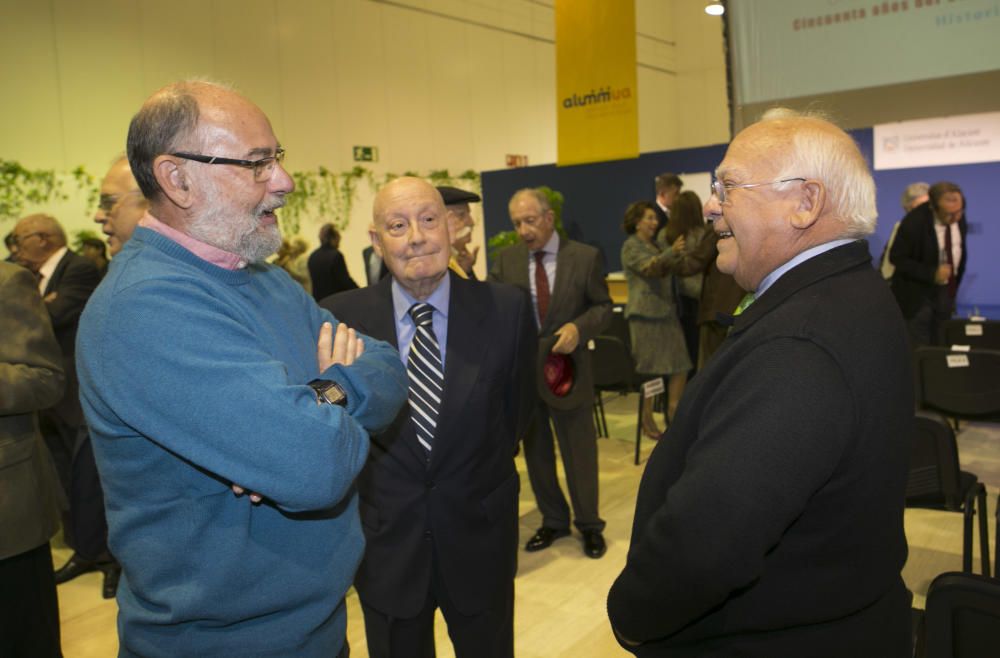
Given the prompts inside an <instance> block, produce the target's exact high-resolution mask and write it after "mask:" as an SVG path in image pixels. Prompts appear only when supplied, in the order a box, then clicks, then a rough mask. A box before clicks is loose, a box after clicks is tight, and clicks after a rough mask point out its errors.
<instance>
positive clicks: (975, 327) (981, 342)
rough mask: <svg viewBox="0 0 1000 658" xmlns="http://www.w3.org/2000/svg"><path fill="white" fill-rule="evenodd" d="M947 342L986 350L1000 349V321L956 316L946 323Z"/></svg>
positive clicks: (945, 335)
mask: <svg viewBox="0 0 1000 658" xmlns="http://www.w3.org/2000/svg"><path fill="white" fill-rule="evenodd" d="M944 337H945V343H947V344H948V345H968V346H970V347H977V348H979V349H985V350H1000V322H997V321H995V320H976V321H973V320H962V319H960V318H955V319H953V320H948V321H947V322H946V323H945V325H944Z"/></svg>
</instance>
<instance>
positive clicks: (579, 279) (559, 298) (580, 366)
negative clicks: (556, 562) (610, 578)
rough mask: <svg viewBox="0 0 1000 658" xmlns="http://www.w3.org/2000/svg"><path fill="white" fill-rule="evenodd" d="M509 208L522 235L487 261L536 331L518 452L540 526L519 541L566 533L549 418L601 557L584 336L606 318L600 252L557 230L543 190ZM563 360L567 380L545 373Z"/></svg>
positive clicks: (587, 532)
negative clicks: (532, 411) (515, 290)
mask: <svg viewBox="0 0 1000 658" xmlns="http://www.w3.org/2000/svg"><path fill="white" fill-rule="evenodd" d="M509 211H510V218H511V222H512V223H513V224H514V228H515V230H517V233H518V235H519V236H520V238H521V241H520V242H519V243H517V244H515V245H512V246H510V247H508V248H507V249H505V250H503V251H502V252H500V254H499V255H498V256H497V258H496V260H495V261H494V262H493V266H492V267H491V268H490V280H492V281H503V282H505V283H511V284H514V285H516V286H518V287H519V288H522V289H524V290H526V291H528V292H529V293H530V294H531V297H532V300H533V301H534V307H535V308H534V310H535V313H534V316H535V321H536V323H537V324H536V327H537V336H538V364H537V366H536V387H537V390H538V396H539V401H538V408H537V410H536V415H535V422H534V423H533V424H532V427H531V428H530V429H529V430H528V432H527V434H526V435H525V437H524V459H525V462H526V464H527V466H528V477H529V478H530V479H531V488H532V489H533V490H534V492H535V500H536V501H537V502H538V509H539V511H540V512H541V513H542V526H541V527H540V528H539V529H538V531H537V532H536V533H535V535H534V536H533V537H532V538H531V539H529V540H528V543H527V544H526V545H525V549H526V550H528V551H540V550H542V549H545V548H548V547H549V546H551V545H552V542H553V541H555V540H556V539H558V538H560V537H565V536H567V535H569V533H570V530H569V529H570V508H569V505H567V504H566V498H565V496H563V492H562V489H560V487H559V481H558V480H557V478H556V459H555V447H554V445H553V441H552V430H551V429H550V428H549V419H550V418H551V420H552V424H553V425H554V426H555V432H556V438H557V439H558V441H559V452H560V454H561V455H562V460H563V465H564V466H565V467H566V481H567V484H568V485H569V495H570V501H571V502H572V506H573V516H574V517H575V518H574V522H573V523H574V525H575V526H576V527H577V529H578V530H579V531H580V532H581V534H582V535H583V552H584V554H585V555H587V556H588V557H592V558H599V557H601V556H602V555H604V553H605V551H606V550H607V545H606V544H605V542H604V535H603V531H604V521H603V519H601V517H600V514H599V513H598V491H597V432H596V431H595V429H594V422H593V417H592V411H591V409H592V405H593V404H594V385H593V377H592V376H591V371H590V354H589V353H588V352H587V342H588V341H589V340H590V339H591V338H593V337H594V336H596V335H598V334H599V333H600V332H601V331H602V330H603V329H604V328H605V327H607V326H608V324H609V323H610V322H611V298H610V296H609V295H608V286H607V283H606V282H605V280H604V272H603V269H602V267H601V257H600V253H599V252H598V251H597V249H595V248H594V247H591V246H589V245H585V244H581V243H579V242H574V241H573V240H566V239H564V238H561V237H560V236H559V234H558V233H557V232H556V230H555V215H554V213H553V212H552V209H551V208H550V206H549V201H548V198H547V197H546V196H545V194H544V193H543V192H542V191H541V190H537V189H523V190H519V191H518V192H515V193H514V196H512V197H511V199H510V204H509ZM567 368H571V369H572V371H573V374H572V385H571V386H568V387H567V386H566V384H569V383H570V382H569V381H568V380H566V379H563V380H562V381H560V380H559V378H558V377H556V378H555V380H553V377H552V376H551V375H552V373H553V372H555V373H557V374H558V373H559V371H560V370H565V369H567ZM546 370H548V372H549V375H550V376H549V378H548V379H546Z"/></svg>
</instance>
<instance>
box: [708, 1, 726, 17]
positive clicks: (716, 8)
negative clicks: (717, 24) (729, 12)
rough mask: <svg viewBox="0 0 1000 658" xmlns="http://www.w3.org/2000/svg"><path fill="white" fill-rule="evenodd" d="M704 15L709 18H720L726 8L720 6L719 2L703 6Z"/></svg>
mask: <svg viewBox="0 0 1000 658" xmlns="http://www.w3.org/2000/svg"><path fill="white" fill-rule="evenodd" d="M705 13H706V14H708V15H709V16H722V15H723V14H724V13H726V8H725V7H723V6H722V3H721V2H713V3H712V4H710V5H706V6H705Z"/></svg>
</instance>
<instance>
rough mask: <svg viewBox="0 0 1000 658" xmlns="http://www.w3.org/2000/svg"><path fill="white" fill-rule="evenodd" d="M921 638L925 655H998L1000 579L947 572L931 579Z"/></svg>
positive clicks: (980, 657)
mask: <svg viewBox="0 0 1000 658" xmlns="http://www.w3.org/2000/svg"><path fill="white" fill-rule="evenodd" d="M923 639H924V641H923V649H924V653H923V655H924V656H926V658H996V656H997V655H1000V580H998V579H996V578H988V577H985V576H979V575H976V574H970V573H953V572H949V573H943V574H941V575H940V576H938V577H937V578H935V579H934V580H933V581H931V585H930V588H928V590H927V607H926V610H925V612H924V638H923Z"/></svg>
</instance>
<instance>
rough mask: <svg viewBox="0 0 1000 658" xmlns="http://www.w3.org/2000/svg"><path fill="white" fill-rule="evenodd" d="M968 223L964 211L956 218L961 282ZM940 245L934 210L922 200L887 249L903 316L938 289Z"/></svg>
mask: <svg viewBox="0 0 1000 658" xmlns="http://www.w3.org/2000/svg"><path fill="white" fill-rule="evenodd" d="M968 230H969V227H968V224H967V223H966V221H965V214H964V213H963V214H962V218H961V219H960V220H958V231H959V233H960V235H961V241H962V260H961V261H960V262H959V263H958V269H957V271H956V276H957V277H958V283H959V284H961V283H962V277H963V276H964V275H965V264H966V262H967V261H968V260H969V258H968V255H969V251H968V249H966V246H967V244H968V243H967V242H966V239H965V236H966V234H967V233H968ZM940 253H941V248H940V247H939V246H938V240H937V232H936V231H935V230H934V212H933V211H932V210H931V204H930V202H926V203H922V204H920V205H919V206H917V207H916V208H914V209H913V210H911V211H910V212H908V213H907V214H906V216H905V217H903V220H902V221H901V222H900V224H899V230H898V231H897V232H896V240H895V242H893V243H892V249H891V250H890V251H889V260H890V261H891V262H892V264H893V265H894V266H895V267H896V271H895V273H893V275H892V284H891V285H892V293H893V294H894V295H895V296H896V301H897V302H898V303H899V308H900V309H902V311H903V316H904V317H907V318H909V317H913V315H914V314H916V312H917V310H919V308H920V306H921V304H922V303H923V301H924V300H925V299H926V300H933V299H934V298H935V297H936V295H937V291H938V284H936V283H935V282H934V275H935V274H936V273H937V268H938V265H939V264H940Z"/></svg>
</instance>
